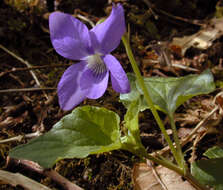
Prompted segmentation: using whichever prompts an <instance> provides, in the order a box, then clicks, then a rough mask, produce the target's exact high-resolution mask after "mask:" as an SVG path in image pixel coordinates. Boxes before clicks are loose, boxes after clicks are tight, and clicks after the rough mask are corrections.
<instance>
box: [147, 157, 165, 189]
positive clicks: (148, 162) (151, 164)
mask: <svg viewBox="0 0 223 190" xmlns="http://www.w3.org/2000/svg"><path fill="white" fill-rule="evenodd" d="M146 164H147V166H149V167H150V168H151V169H152V172H153V175H154V176H155V178H156V180H157V181H158V182H159V184H160V185H161V186H162V188H163V189H164V190H168V188H167V186H166V185H165V184H164V183H163V181H162V179H161V178H160V176H159V174H158V173H157V171H156V168H154V166H153V163H152V162H151V161H150V160H148V159H147V160H146Z"/></svg>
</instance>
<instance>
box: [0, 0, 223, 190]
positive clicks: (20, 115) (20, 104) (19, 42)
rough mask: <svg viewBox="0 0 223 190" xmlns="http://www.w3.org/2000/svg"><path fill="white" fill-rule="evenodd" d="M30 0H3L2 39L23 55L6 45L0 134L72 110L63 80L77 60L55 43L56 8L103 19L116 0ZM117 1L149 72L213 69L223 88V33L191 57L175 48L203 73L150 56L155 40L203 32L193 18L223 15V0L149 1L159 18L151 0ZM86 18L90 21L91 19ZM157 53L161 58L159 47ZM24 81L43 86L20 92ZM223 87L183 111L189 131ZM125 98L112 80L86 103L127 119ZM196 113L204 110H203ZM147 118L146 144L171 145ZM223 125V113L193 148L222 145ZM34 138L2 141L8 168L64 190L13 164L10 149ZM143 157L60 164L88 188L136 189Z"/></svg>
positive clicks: (25, 129)
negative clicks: (63, 101) (61, 99)
mask: <svg viewBox="0 0 223 190" xmlns="http://www.w3.org/2000/svg"><path fill="white" fill-rule="evenodd" d="M22 2H27V1H25V0H24V1H21V2H19V1H7V0H4V1H1V2H0V15H1V17H0V45H1V46H4V47H5V48H7V49H8V50H10V51H11V52H13V53H14V54H15V55H16V56H17V58H15V57H13V56H12V55H10V53H9V52H6V51H4V50H3V49H2V48H0V62H1V64H0V90H3V89H8V91H5V92H1V91H0V140H3V139H9V138H12V137H15V136H18V135H26V134H29V133H34V132H36V131H40V132H42V133H45V132H47V131H49V130H50V129H51V128H52V127H53V125H54V124H55V123H56V122H58V121H59V120H60V119H61V118H62V117H63V116H64V115H66V114H68V113H69V112H64V111H62V110H61V109H60V108H59V105H58V100H57V93H56V87H57V83H58V81H59V80H60V77H61V75H62V74H63V72H64V71H65V69H66V68H67V67H68V66H69V65H71V64H72V63H73V62H72V61H70V60H67V59H65V58H63V57H61V56H60V55H58V54H57V53H56V52H55V50H54V49H53V47H52V44H51V42H50V36H49V31H48V15H49V14H48V13H49V12H50V11H53V10H59V11H62V12H66V13H70V14H74V13H75V14H77V13H78V14H81V15H84V16H85V17H87V18H88V19H90V20H91V21H93V22H94V23H96V22H97V21H98V20H99V19H101V18H102V17H105V16H106V15H108V14H109V11H110V10H111V7H112V5H111V3H109V2H110V1H107V0H96V1H95V0H94V1H93V0H76V1H71V0H67V1H55V2H57V7H54V6H53V2H54V1H50V0H48V1H47V3H48V4H46V3H44V1H41V0H39V1H35V2H36V3H34V1H31V3H26V4H25V3H22ZM32 2H33V3H32ZM113 2H120V3H122V4H123V6H124V9H125V15H126V23H127V24H129V25H130V31H131V44H132V49H133V51H134V54H135V56H136V59H137V62H138V63H139V66H140V69H141V71H142V73H143V74H144V76H185V75H187V74H191V73H201V72H202V71H203V70H205V69H206V68H210V69H211V70H212V71H213V74H214V77H215V81H216V82H218V83H216V84H219V85H218V86H217V87H221V83H220V82H221V81H222V77H223V75H222V59H223V54H222V52H223V38H222V37H221V38H218V39H216V40H215V41H214V42H213V44H212V46H211V47H210V48H208V49H205V50H198V49H195V48H190V49H188V50H187V52H186V54H185V55H184V56H179V55H178V54H177V53H176V52H174V51H173V50H171V56H172V58H171V59H173V60H178V61H182V60H183V59H187V60H190V65H189V66H190V67H193V68H195V69H197V70H198V71H196V72H192V71H189V70H184V69H179V68H174V69H169V66H168V65H165V64H164V65H162V64H160V63H157V64H155V65H151V64H146V63H145V60H146V59H148V57H149V56H151V55H153V56H154V51H153V50H152V48H150V47H153V45H152V44H157V42H158V41H162V42H170V41H171V40H172V38H173V37H176V36H178V37H179V36H180V37H182V36H185V35H191V34H193V33H195V32H197V31H198V30H199V29H200V26H199V25H198V24H192V23H191V22H190V21H197V20H199V21H200V22H202V23H205V22H207V21H208V19H209V18H212V17H213V16H214V15H215V13H216V5H217V4H218V5H220V1H218V0H191V1H187V0H169V1H164V0H156V1H155V0H151V1H147V2H150V3H151V5H152V7H151V8H152V10H153V11H154V12H155V15H156V16H158V19H156V18H155V16H154V14H152V13H151V11H150V9H149V7H148V4H146V3H145V2H146V1H143V0H142V1H134V0H120V1H117V0H114V1H113ZM47 5H48V6H47ZM181 18H183V19H184V20H183V19H181ZM86 24H87V25H88V26H89V24H88V23H86ZM149 45H150V46H149ZM148 47H149V48H148ZM167 48H169V47H167ZM113 55H114V56H116V58H117V59H118V60H119V61H120V62H121V64H122V66H123V68H124V69H125V71H126V72H132V69H131V66H130V63H129V61H128V58H127V56H126V53H125V50H124V46H123V45H122V44H121V45H120V46H119V47H118V48H117V49H116V50H115V51H114V52H113ZM204 55H205V56H204ZM155 56H158V57H159V55H157V54H156V55H155ZM202 56H204V57H205V59H204V60H201V61H196V60H197V59H199V60H200V58H202ZM18 58H22V59H23V60H25V61H28V62H29V63H30V64H31V66H32V68H33V69H32V70H28V69H27V66H26V65H25V64H24V62H22V61H21V60H18ZM156 58H157V57H156ZM158 60H159V59H158ZM30 71H34V72H35V74H36V76H37V78H38V80H39V81H40V83H41V86H38V85H37V84H36V81H35V80H34V78H33V76H32V75H31V73H30ZM42 87H45V88H48V87H50V88H51V89H47V90H36V88H42ZM24 88H29V89H34V90H35V91H29V90H27V91H19V89H24ZM16 89H17V90H16ZM12 90H14V91H12ZM219 91H220V90H219V89H217V90H216V91H215V92H213V93H212V94H210V95H206V96H198V97H195V98H193V99H192V100H190V101H189V102H187V103H185V104H184V105H183V106H181V107H180V108H179V109H178V110H177V114H176V117H177V116H179V117H178V120H177V119H176V120H177V127H178V129H181V131H182V130H183V133H186V132H185V131H186V130H187V129H189V130H191V129H192V128H193V127H194V126H195V125H196V124H197V123H198V122H199V121H200V120H201V119H202V118H204V116H203V115H202V114H201V113H203V114H205V113H208V112H209V111H210V110H211V109H212V107H211V106H210V101H212V100H213V99H214V97H215V95H216V94H217V93H218V92H219ZM118 100H119V94H118V93H116V92H115V91H114V90H113V89H112V87H111V84H109V87H108V89H107V91H106V93H105V94H104V96H103V97H101V98H99V99H97V100H89V99H87V100H85V101H84V102H83V103H82V104H81V105H80V106H82V105H94V106H100V107H106V108H108V109H110V110H112V111H115V112H116V113H118V114H119V116H120V118H121V119H123V116H124V114H125V111H126V109H125V108H124V106H123V105H122V104H121V103H120V102H119V101H118ZM219 101H220V100H219ZM207 102H209V103H207ZM198 110H199V111H198ZM198 112H199V113H198ZM196 113H198V114H197V115H196ZM160 115H161V117H162V119H163V120H164V121H165V122H166V124H167V126H168V125H169V124H168V121H167V119H166V117H165V115H164V114H162V113H160ZM192 116H193V119H192V121H189V120H188V118H192ZM219 117H220V116H219ZM179 118H180V119H179ZM139 120H140V130H141V136H142V143H143V144H144V146H146V147H147V149H148V151H149V152H153V151H155V150H160V149H162V148H163V147H165V146H166V143H165V141H164V140H163V136H162V134H161V132H160V130H159V129H158V127H157V124H156V122H155V121H154V119H153V116H152V114H151V113H150V111H148V110H147V111H145V112H142V113H140V116H139ZM221 126H222V122H221V119H219V120H218V123H217V124H215V125H214V127H215V130H213V131H211V132H208V133H207V134H206V135H205V136H204V137H203V138H201V139H200V140H199V142H198V143H197V144H196V148H195V150H194V152H193V153H194V155H195V158H194V159H200V158H202V154H203V152H205V151H206V150H207V149H208V148H209V147H212V146H213V145H219V146H222V143H223V141H222V138H221V137H222V131H220V130H219V129H220V128H221ZM214 131H215V132H214ZM216 131H217V132H216ZM29 140H30V139H26V138H25V139H23V140H22V141H20V142H19V141H12V142H8V143H1V144H0V168H1V169H3V170H7V171H11V172H20V173H22V174H24V175H26V176H27V177H29V178H32V179H34V180H36V181H38V182H41V183H42V184H44V185H46V186H48V187H50V188H52V189H54V190H59V189H61V186H59V185H58V184H56V183H55V182H54V181H53V180H51V179H50V178H48V177H45V176H43V175H41V174H38V173H36V172H34V171H30V170H28V169H27V168H25V167H24V166H22V165H18V164H8V163H7V156H8V152H9V150H11V149H12V148H13V147H15V146H17V145H19V144H23V143H26V142H28V141H29ZM191 146H193V142H191V143H190V144H189V145H188V146H187V147H186V148H185V151H187V158H188V163H189V160H190V159H191V157H192V150H191V149H190V147H191ZM136 162H139V158H137V157H136V156H134V155H132V154H131V153H128V152H125V151H113V152H111V153H104V154H100V155H93V156H88V157H87V158H85V159H65V160H62V161H59V162H58V163H57V164H56V165H55V166H54V169H55V170H56V171H57V172H58V173H60V174H61V175H62V176H64V177H66V178H67V179H68V180H70V181H71V182H74V183H76V184H77V185H79V186H80V187H82V188H84V189H86V190H88V189H89V190H93V189H95V190H105V189H107V190H111V189H112V190H115V189H117V190H130V189H133V182H132V179H131V176H132V168H133V165H134V163H136ZM0 189H2V190H4V189H7V190H15V189H16V190H20V189H23V188H22V187H19V186H17V187H13V186H11V185H10V184H4V183H0Z"/></svg>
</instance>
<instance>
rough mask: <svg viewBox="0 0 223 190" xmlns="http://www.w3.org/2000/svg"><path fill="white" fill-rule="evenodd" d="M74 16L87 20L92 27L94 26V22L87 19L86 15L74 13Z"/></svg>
mask: <svg viewBox="0 0 223 190" xmlns="http://www.w3.org/2000/svg"><path fill="white" fill-rule="evenodd" d="M75 16H76V17H77V18H79V19H81V20H83V21H86V22H88V23H89V24H90V25H91V27H92V28H93V27H94V26H95V24H94V23H93V22H92V21H91V20H90V19H88V18H87V17H85V16H83V15H80V14H77V15H75Z"/></svg>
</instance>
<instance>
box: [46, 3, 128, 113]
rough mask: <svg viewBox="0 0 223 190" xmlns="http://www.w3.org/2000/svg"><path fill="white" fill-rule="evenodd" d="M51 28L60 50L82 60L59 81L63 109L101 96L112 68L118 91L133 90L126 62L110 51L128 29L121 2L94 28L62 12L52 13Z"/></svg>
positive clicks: (112, 77) (56, 47) (64, 54)
mask: <svg viewBox="0 0 223 190" xmlns="http://www.w3.org/2000/svg"><path fill="white" fill-rule="evenodd" d="M49 28H50V37H51V42H52V44H53V47H54V49H55V50H56V51H57V53H59V54H60V55H61V56H63V57H65V58H68V59H71V60H80V62H79V63H77V64H74V65H72V66H70V67H69V68H68V69H67V70H66V71H65V72H64V74H63V76H62V78H61V80H60V82H59V84H58V87H57V88H58V97H59V104H60V107H61V108H62V109H63V110H71V109H72V108H73V107H75V106H76V105H78V104H79V103H80V102H82V101H83V100H84V99H85V98H91V99H97V98H99V97H101V96H102V95H103V94H104V92H105V90H106V88H107V85H108V78H109V72H110V73H111V74H110V75H111V81H112V87H113V89H114V90H115V91H117V92H119V93H128V92H129V91H130V85H129V82H128V78H127V76H126V74H125V72H124V70H123V69H122V66H121V65H120V63H119V61H118V60H117V59H116V58H115V57H114V56H112V55H111V54H110V52H111V51H113V50H114V49H115V48H116V47H117V46H118V45H119V43H120V40H121V37H122V35H123V34H124V32H125V18H124V10H123V7H122V6H121V5H120V4H119V5H117V6H115V5H114V6H113V8H112V12H111V14H110V16H109V17H108V18H107V19H106V20H105V21H104V22H102V23H100V24H98V25H96V26H95V27H93V28H92V29H91V30H88V28H87V26H86V25H85V24H84V23H82V22H81V21H79V20H78V19H76V18H74V17H73V16H71V15H69V14H64V13H60V12H55V13H52V14H51V15H50V17H49Z"/></svg>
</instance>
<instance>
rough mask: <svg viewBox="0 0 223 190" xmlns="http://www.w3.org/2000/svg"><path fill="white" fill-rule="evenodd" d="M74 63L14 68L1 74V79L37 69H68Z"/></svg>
mask: <svg viewBox="0 0 223 190" xmlns="http://www.w3.org/2000/svg"><path fill="white" fill-rule="evenodd" d="M72 64H73V63H68V64H57V65H42V66H32V67H28V68H12V69H11V70H8V71H5V72H1V73H0V77H3V76H4V75H6V74H8V73H13V72H17V71H29V70H35V69H45V68H57V67H68V66H70V65H72Z"/></svg>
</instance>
